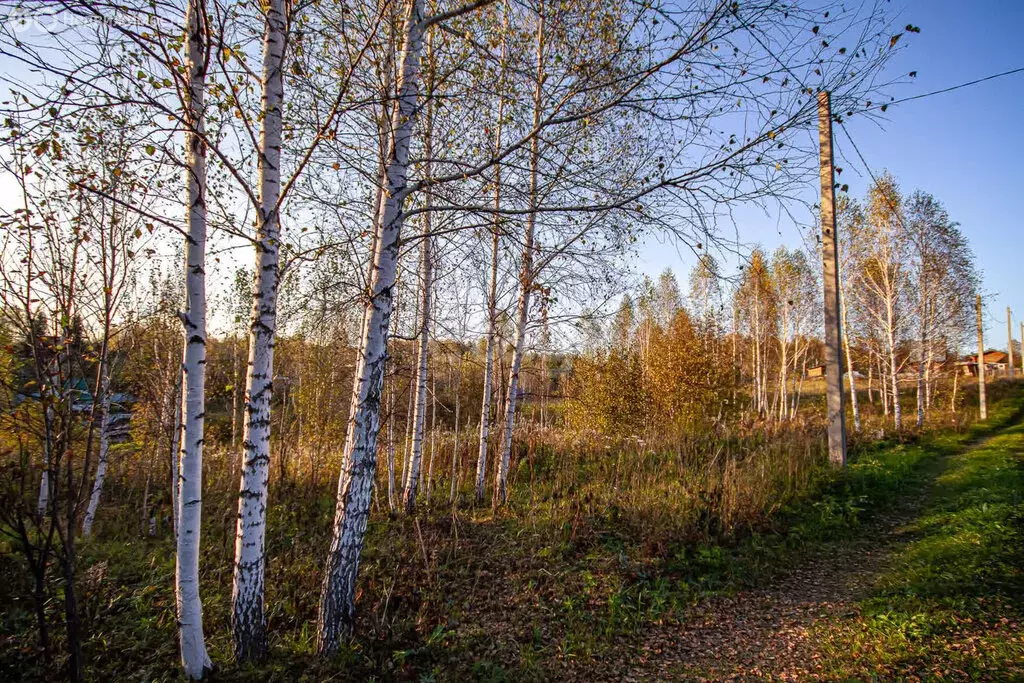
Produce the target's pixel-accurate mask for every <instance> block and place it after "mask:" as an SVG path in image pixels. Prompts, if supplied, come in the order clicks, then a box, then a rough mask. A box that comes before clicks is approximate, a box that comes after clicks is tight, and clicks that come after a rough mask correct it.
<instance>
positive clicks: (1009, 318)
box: [1006, 306, 1013, 379]
mask: <svg viewBox="0 0 1024 683" xmlns="http://www.w3.org/2000/svg"><path fill="white" fill-rule="evenodd" d="M1006 353H1007V354H1009V361H1010V362H1009V363H1007V365H1006V367H1007V368H1009V370H1010V379H1013V313H1012V311H1010V307H1009V306H1007V307H1006Z"/></svg>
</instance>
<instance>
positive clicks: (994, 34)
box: [638, 0, 1024, 348]
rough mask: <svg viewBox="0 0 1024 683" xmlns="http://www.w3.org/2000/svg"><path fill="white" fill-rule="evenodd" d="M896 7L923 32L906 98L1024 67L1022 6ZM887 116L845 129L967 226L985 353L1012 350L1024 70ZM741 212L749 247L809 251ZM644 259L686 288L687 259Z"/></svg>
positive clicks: (782, 228)
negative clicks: (982, 308) (1009, 334)
mask: <svg viewBox="0 0 1024 683" xmlns="http://www.w3.org/2000/svg"><path fill="white" fill-rule="evenodd" d="M892 4H893V6H894V9H897V10H898V11H900V12H901V14H900V21H899V22H898V25H900V26H903V25H906V24H908V23H912V24H914V25H915V26H919V27H920V28H921V33H920V34H917V35H913V36H904V37H905V38H907V37H909V38H911V40H910V41H909V47H908V48H907V49H905V50H903V51H901V52H900V53H899V55H898V56H897V57H896V58H895V59H894V60H893V62H892V63H891V67H892V69H893V71H894V73H899V72H903V73H909V72H910V71H917V77H916V78H915V79H914V80H913V81H912V82H911V83H909V84H907V85H902V86H899V88H898V89H896V90H894V91H893V92H892V94H893V95H894V96H895V97H896V98H897V99H900V98H903V97H909V96H912V95H916V94H919V93H926V92H931V91H933V90H939V89H941V88H945V87H949V86H952V85H957V84H959V83H963V82H966V81H971V80H974V79H976V78H982V77H985V76H989V75H992V74H995V73H999V72H1003V71H1008V70H1010V69H1015V68H1019V67H1024V37H1022V36H1021V27H1022V26H1024V0H972V1H970V2H964V0H893V3H892ZM900 8H902V9H900ZM884 116H885V119H884V120H883V121H882V122H881V125H882V128H879V126H878V125H877V124H876V123H875V122H873V121H869V120H867V119H864V118H860V119H859V120H858V117H856V116H854V117H853V119H852V120H851V121H850V122H849V123H847V124H845V125H846V127H847V128H848V130H849V133H850V135H851V136H852V137H853V140H854V141H855V142H856V143H857V146H858V147H859V148H860V151H861V152H862V153H863V154H864V158H865V159H866V161H867V162H868V164H869V165H870V166H871V170H872V171H873V172H874V173H875V174H876V175H878V174H879V173H881V172H882V170H883V169H889V170H890V171H891V172H892V173H893V174H894V175H895V176H896V178H897V179H898V181H899V182H900V186H901V188H902V189H903V190H904V191H905V192H911V191H913V190H915V189H921V190H924V191H926V192H930V193H931V194H933V195H934V196H935V197H936V198H938V199H939V200H940V201H942V202H943V204H945V206H946V208H947V209H948V210H949V213H950V216H951V217H952V219H953V220H955V221H957V222H959V223H960V224H961V226H962V229H963V232H964V234H965V235H966V236H967V237H968V239H969V240H970V242H971V247H972V248H973V250H974V253H975V256H976V258H977V263H978V266H979V269H980V270H981V271H982V274H983V278H984V284H983V287H984V290H983V291H984V293H985V294H986V297H985V303H986V316H987V320H986V325H985V328H986V329H985V342H986V345H987V346H993V347H998V348H1005V347H1006V307H1007V306H1010V307H1012V308H1013V311H1014V315H1013V320H1014V322H1013V326H1014V336H1015V338H1019V333H1020V325H1019V321H1020V320H1024V202H1022V198H1024V172H1022V169H1024V73H1018V74H1015V75H1012V76H1006V77H1004V78H1000V79H996V80H992V81H988V82H986V83H981V84H978V85H973V86H970V87H968V88H963V89H960V90H957V91H955V92H951V93H946V94H942V95H936V96H933V97H928V98H924V99H921V100H917V101H913V102H907V103H905V104H900V105H897V106H893V107H891V108H889V110H888V111H887V113H886V114H885V115H884ZM835 136H836V138H837V140H836V142H837V145H838V153H839V157H837V160H836V164H837V165H838V166H841V167H843V169H844V172H843V174H842V176H841V180H842V182H844V183H849V185H850V193H851V194H853V195H854V196H857V197H860V196H863V194H864V192H865V190H866V188H867V186H868V184H869V183H870V180H871V179H870V177H869V176H868V175H867V173H865V172H864V170H863V164H862V163H861V162H860V160H859V159H858V158H857V156H856V154H855V152H854V151H853V149H852V148H851V146H850V144H849V142H848V141H847V139H846V136H845V135H843V134H842V132H840V131H839V130H838V127H837V130H836V131H835ZM843 157H845V158H843ZM812 191H813V188H812ZM740 215H741V216H742V219H741V221H742V222H741V223H738V228H739V230H740V238H741V240H743V241H744V242H760V243H762V244H763V245H764V246H765V247H766V248H768V249H769V250H770V249H773V248H774V247H775V246H777V245H778V244H780V243H787V244H789V245H792V246H796V245H798V244H800V240H801V235H800V231H799V229H798V227H797V226H796V225H795V224H794V222H793V221H792V219H790V218H789V217H787V216H783V217H782V218H781V219H780V218H779V217H777V216H764V215H763V213H762V212H747V211H744V212H742V213H741V214H740ZM805 227H806V226H805ZM640 257H641V263H640V264H638V267H639V270H640V271H641V272H644V273H648V274H651V275H656V274H657V273H659V272H660V271H662V270H663V269H664V268H666V267H671V268H672V269H673V270H674V271H675V272H676V275H677V277H678V278H679V280H680V284H681V285H682V286H683V287H685V286H686V280H685V278H686V275H687V273H688V272H689V270H690V268H691V266H692V264H693V256H692V255H691V254H689V253H688V252H686V251H680V250H677V249H675V248H673V247H672V246H671V245H668V244H665V243H664V242H661V241H658V240H651V241H650V242H649V243H648V244H647V245H646V246H645V247H644V248H643V250H642V251H641V253H640Z"/></svg>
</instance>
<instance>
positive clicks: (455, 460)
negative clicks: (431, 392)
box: [448, 349, 462, 505]
mask: <svg viewBox="0 0 1024 683" xmlns="http://www.w3.org/2000/svg"><path fill="white" fill-rule="evenodd" d="M461 385H462V350H461V349H460V350H459V374H458V376H457V377H456V379H455V443H454V444H453V445H452V481H451V490H450V491H449V492H448V503H449V504H450V505H454V504H455V492H456V488H457V486H458V465H459V409H460V407H461V406H462V403H461V401H460V400H459V388H460V386H461Z"/></svg>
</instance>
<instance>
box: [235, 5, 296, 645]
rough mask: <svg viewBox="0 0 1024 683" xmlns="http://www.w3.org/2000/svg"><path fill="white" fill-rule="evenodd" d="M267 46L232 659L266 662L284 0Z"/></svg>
mask: <svg viewBox="0 0 1024 683" xmlns="http://www.w3.org/2000/svg"><path fill="white" fill-rule="evenodd" d="M265 7H266V27H265V34H264V41H263V75H262V79H263V101H262V114H263V116H262V121H263V124H262V139H261V140H260V154H259V158H258V164H259V183H260V187H259V202H260V207H259V208H260V211H259V218H258V220H259V221H260V223H259V226H258V229H259V231H258V234H257V240H256V272H255V282H254V287H253V310H252V325H251V329H250V332H249V365H248V372H247V376H246V381H245V423H244V425H243V427H242V448H243V452H244V457H243V462H242V477H241V483H240V490H239V494H238V525H237V529H236V533H235V568H234V582H233V584H232V589H231V603H232V614H231V641H232V649H233V651H234V655H235V659H236V660H238V661H247V660H252V659H260V658H262V657H263V656H264V655H265V654H266V651H267V635H266V619H265V616H264V609H263V598H264V571H265V568H266V557H265V555H264V543H265V539H266V527H267V484H268V480H269V477H270V425H271V415H270V399H271V393H272V389H273V381H274V337H275V335H276V328H277V295H278V285H279V277H280V264H279V251H278V250H279V245H280V234H281V223H280V212H279V207H278V201H279V198H280V196H281V134H282V127H283V122H282V114H283V107H284V59H285V42H286V40H287V35H286V30H287V28H286V17H285V11H286V10H285V0H269V2H267V3H266V5H265Z"/></svg>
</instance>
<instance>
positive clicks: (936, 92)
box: [847, 66, 1024, 142]
mask: <svg viewBox="0 0 1024 683" xmlns="http://www.w3.org/2000/svg"><path fill="white" fill-rule="evenodd" d="M1022 71H1024V66H1022V67H1019V68H1017V69H1010V70H1009V71H1003V72H1002V73H998V74H992V75H991V76H985V77H984V78H976V79H974V80H973V81H967V82H966V83H960V84H959V85H951V86H950V87H948V88H943V89H941V90H933V91H931V92H926V93H921V94H920V95H912V96H910V97H904V98H902V99H899V100H893V101H892V102H885V103H883V104H879V105H876V106H873V107H866V108H864V109H863V110H862V111H871V110H872V109H886V108H887V107H891V106H893V105H896V104H903V103H904V102H910V101H911V100H920V99H924V98H925V97H931V96H932V95H942V94H943V93H947V92H953V91H954V90H959V89H961V88H966V87H968V86H971V85H977V84H978V83H984V82H985V81H991V80H994V79H996V78H1002V77H1003V76H1012V75H1013V74H1018V73H1021V72H1022ZM847 137H849V134H847ZM850 142H853V140H851V141H850Z"/></svg>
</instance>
